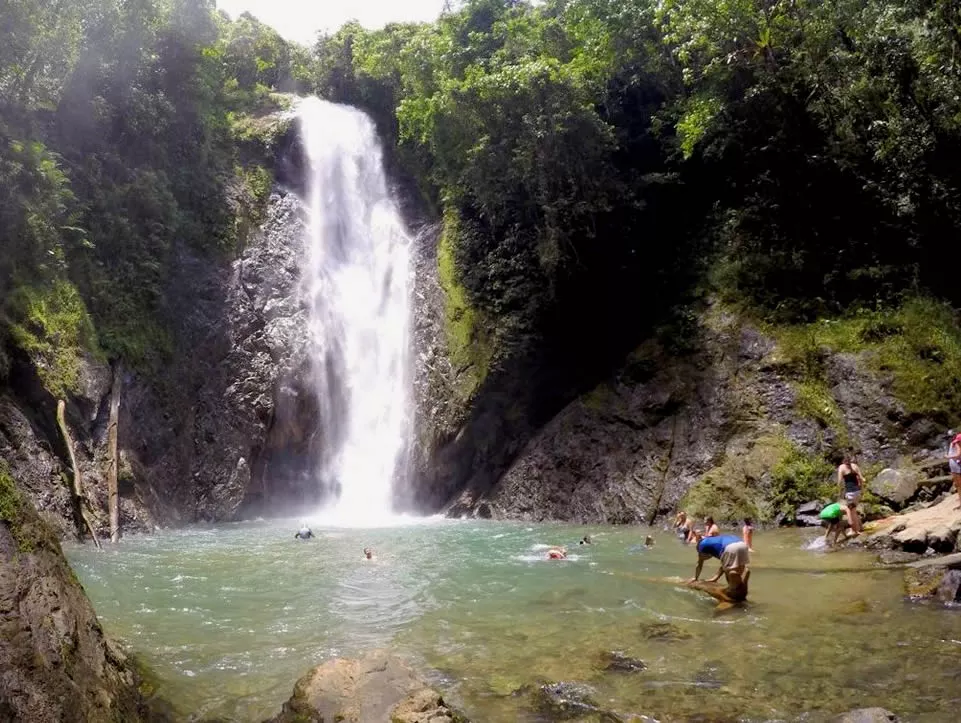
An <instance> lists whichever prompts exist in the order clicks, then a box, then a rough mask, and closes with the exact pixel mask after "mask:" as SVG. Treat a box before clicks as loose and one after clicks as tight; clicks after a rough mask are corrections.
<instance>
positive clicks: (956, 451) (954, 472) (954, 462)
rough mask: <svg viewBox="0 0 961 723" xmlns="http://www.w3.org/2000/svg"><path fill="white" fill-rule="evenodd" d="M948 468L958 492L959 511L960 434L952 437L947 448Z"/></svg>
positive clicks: (960, 498)
mask: <svg viewBox="0 0 961 723" xmlns="http://www.w3.org/2000/svg"><path fill="white" fill-rule="evenodd" d="M948 466H949V467H950V468H951V481H952V482H954V489H956V490H957V491H958V509H959V510H961V434H957V435H955V436H954V439H952V440H951V446H950V447H949V448H948Z"/></svg>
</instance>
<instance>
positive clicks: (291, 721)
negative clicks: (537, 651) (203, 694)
mask: <svg viewBox="0 0 961 723" xmlns="http://www.w3.org/2000/svg"><path fill="white" fill-rule="evenodd" d="M303 721H316V722H318V723H320V722H321V721H343V722H344V723H367V721H390V722H391V723H467V719H466V718H464V717H463V716H461V715H460V714H459V713H457V712H456V711H454V710H453V709H451V708H450V707H449V706H448V705H447V704H446V703H445V702H444V700H443V698H442V697H441V695H440V694H439V693H438V692H437V691H435V690H433V689H431V688H429V687H428V686H426V685H425V684H424V682H423V681H422V680H421V679H420V678H418V677H417V676H416V675H415V674H414V672H413V671H412V670H411V669H410V668H409V667H408V666H407V664H406V663H404V662H403V661H402V660H400V659H399V658H397V657H395V656H393V655H391V654H390V653H388V652H387V651H384V650H375V651H373V652H370V653H368V654H367V655H365V656H364V657H362V658H360V659H357V660H351V659H344V658H337V659H335V660H331V661H328V662H326V663H324V664H323V665H318V666H317V667H316V668H314V669H313V670H311V671H310V672H308V673H307V675H305V676H304V677H303V678H301V679H300V680H298V681H297V684H296V685H295V686H294V693H293V695H292V696H291V698H290V700H288V701H287V702H286V703H284V707H283V710H282V711H281V713H280V715H278V716H276V717H275V718H272V719H271V721H270V723H302V722H303Z"/></svg>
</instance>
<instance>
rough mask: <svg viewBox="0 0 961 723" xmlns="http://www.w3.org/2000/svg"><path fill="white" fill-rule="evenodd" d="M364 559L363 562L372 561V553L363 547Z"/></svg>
mask: <svg viewBox="0 0 961 723" xmlns="http://www.w3.org/2000/svg"><path fill="white" fill-rule="evenodd" d="M364 559H365V560H373V559H374V551H373V550H371V549H370V548H369V547H365V548H364Z"/></svg>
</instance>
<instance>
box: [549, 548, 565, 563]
mask: <svg viewBox="0 0 961 723" xmlns="http://www.w3.org/2000/svg"><path fill="white" fill-rule="evenodd" d="M566 557H567V549H566V548H563V547H552V548H550V549H549V550H548V551H547V559H548V560H563V559H564V558H566Z"/></svg>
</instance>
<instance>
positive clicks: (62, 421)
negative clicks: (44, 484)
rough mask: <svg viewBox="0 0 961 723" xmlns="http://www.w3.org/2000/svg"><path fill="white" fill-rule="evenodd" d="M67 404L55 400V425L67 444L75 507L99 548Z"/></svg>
mask: <svg viewBox="0 0 961 723" xmlns="http://www.w3.org/2000/svg"><path fill="white" fill-rule="evenodd" d="M66 410H67V405H66V402H64V401H63V400H62V399H60V400H58V401H57V426H58V427H59V428H60V434H61V435H63V442H64V444H65V445H66V446H67V454H68V455H69V456H70V469H71V473H72V474H73V487H72V489H73V498H74V504H76V505H77V509H78V510H79V511H80V517H81V518H83V521H84V523H85V524H86V525H87V529H88V530H89V531H90V536H91V537H92V538H93V544H95V545H96V546H97V549H101V546H100V540H99V539H97V533H96V531H95V530H94V528H93V522H92V521H91V520H90V512H89V510H88V509H87V505H86V502H85V501H84V498H83V480H82V479H81V477H80V468H79V467H78V466H77V456H76V455H75V454H74V453H73V439H72V438H71V437H70V430H69V429H68V428H67V415H66Z"/></svg>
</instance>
